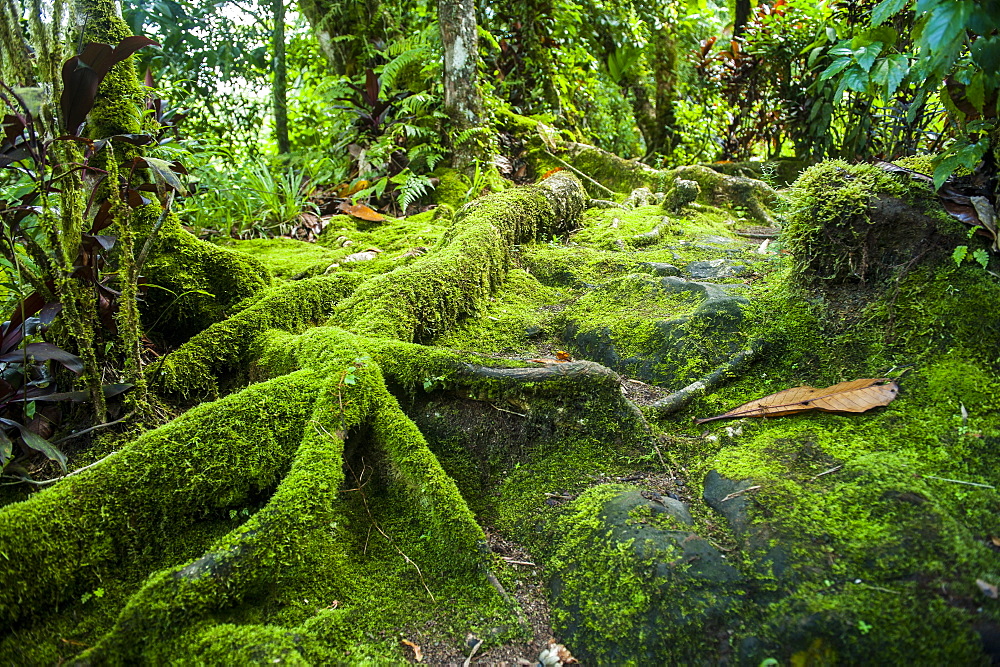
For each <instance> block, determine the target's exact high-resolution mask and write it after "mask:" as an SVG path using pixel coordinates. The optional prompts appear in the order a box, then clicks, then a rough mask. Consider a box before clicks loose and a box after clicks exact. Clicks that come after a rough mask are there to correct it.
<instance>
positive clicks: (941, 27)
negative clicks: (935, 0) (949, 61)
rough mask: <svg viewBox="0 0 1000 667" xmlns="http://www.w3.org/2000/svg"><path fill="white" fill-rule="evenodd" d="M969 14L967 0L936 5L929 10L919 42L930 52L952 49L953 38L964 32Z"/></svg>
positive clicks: (956, 0) (953, 0) (969, 8)
mask: <svg viewBox="0 0 1000 667" xmlns="http://www.w3.org/2000/svg"><path fill="white" fill-rule="evenodd" d="M918 5H919V3H918ZM970 13H971V3H970V2H968V0H948V1H947V2H943V3H940V4H937V5H936V6H934V7H933V8H932V9H930V12H929V16H928V17H927V23H926V24H925V25H924V28H923V31H922V32H921V34H920V42H921V43H922V44H923V45H925V46H926V47H927V48H928V50H929V51H931V52H934V51H945V50H948V49H951V48H953V47H954V44H953V42H955V41H956V40H955V38H956V37H958V36H959V35H961V34H963V33H964V32H965V26H966V23H968V21H969V14H970Z"/></svg>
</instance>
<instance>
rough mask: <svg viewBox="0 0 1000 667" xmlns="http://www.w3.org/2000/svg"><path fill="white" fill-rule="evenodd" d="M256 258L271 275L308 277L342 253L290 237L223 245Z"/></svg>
mask: <svg viewBox="0 0 1000 667" xmlns="http://www.w3.org/2000/svg"><path fill="white" fill-rule="evenodd" d="M227 247H230V248H232V249H234V250H238V251H239V252H242V253H246V254H247V255H250V256H252V257H254V258H256V259H257V260H259V261H260V262H261V263H262V264H263V265H264V266H265V267H267V269H268V271H269V272H270V273H271V275H272V276H274V277H275V278H283V279H285V280H290V279H298V278H312V277H313V276H316V275H319V274H321V273H323V272H324V271H326V268H327V267H328V266H330V264H332V263H334V262H335V261H336V260H337V259H341V258H342V256H343V254H342V253H339V252H334V251H332V250H328V249H327V248H324V247H323V246H321V245H318V244H315V243H305V242H304V241H296V240H294V239H286V238H276V239H250V240H247V241H233V242H232V243H231V244H229V245H227Z"/></svg>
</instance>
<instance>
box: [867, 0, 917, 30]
mask: <svg viewBox="0 0 1000 667" xmlns="http://www.w3.org/2000/svg"><path fill="white" fill-rule="evenodd" d="M908 4H910V0H882V2H880V3H879V4H878V6H877V7H875V9H873V10H872V25H873V26H877V25H881V24H883V23H885V22H886V20H888V18H889V17H890V16H892V15H893V14H898V13H899V12H900V11H902V9H903V8H904V7H906V6H907V5H908Z"/></svg>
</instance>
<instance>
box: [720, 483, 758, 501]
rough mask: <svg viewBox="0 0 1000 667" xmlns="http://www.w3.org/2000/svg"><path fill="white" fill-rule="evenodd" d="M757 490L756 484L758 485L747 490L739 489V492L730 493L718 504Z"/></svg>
mask: <svg viewBox="0 0 1000 667" xmlns="http://www.w3.org/2000/svg"><path fill="white" fill-rule="evenodd" d="M759 488H760V484H758V485H756V486H748V487H747V488H745V489H741V490H739V491H733V492H732V493H730V494H729V495H728V496H726V497H725V498H723V499H722V500H720V501H719V502H720V503H724V502H726V501H727V500H732V499H733V498H735V497H737V496H742V495H743V494H744V493H746V492H747V491H756V490H757V489H759Z"/></svg>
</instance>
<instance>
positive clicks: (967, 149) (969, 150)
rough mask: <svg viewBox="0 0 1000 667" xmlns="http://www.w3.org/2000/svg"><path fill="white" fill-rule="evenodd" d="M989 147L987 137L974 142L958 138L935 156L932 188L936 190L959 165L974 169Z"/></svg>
mask: <svg viewBox="0 0 1000 667" xmlns="http://www.w3.org/2000/svg"><path fill="white" fill-rule="evenodd" d="M988 147H989V138H983V139H980V140H979V141H977V142H976V143H974V144H970V143H969V142H968V141H967V140H959V141H956V142H955V143H954V144H952V145H951V146H950V147H949V148H948V150H947V151H945V152H944V153H943V154H941V155H940V156H939V157H938V158H937V164H936V165H935V167H934V189H935V190H938V189H940V188H941V186H942V185H944V182H945V181H946V180H948V177H949V176H951V175H952V173H954V171H955V170H956V169H958V168H959V167H966V168H968V169H974V168H975V167H976V165H978V164H979V161H980V160H982V159H983V155H984V154H985V153H986V149H987V148H988Z"/></svg>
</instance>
